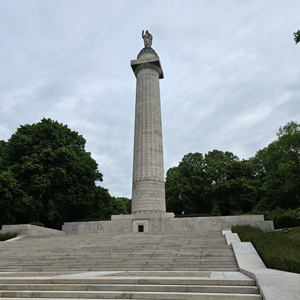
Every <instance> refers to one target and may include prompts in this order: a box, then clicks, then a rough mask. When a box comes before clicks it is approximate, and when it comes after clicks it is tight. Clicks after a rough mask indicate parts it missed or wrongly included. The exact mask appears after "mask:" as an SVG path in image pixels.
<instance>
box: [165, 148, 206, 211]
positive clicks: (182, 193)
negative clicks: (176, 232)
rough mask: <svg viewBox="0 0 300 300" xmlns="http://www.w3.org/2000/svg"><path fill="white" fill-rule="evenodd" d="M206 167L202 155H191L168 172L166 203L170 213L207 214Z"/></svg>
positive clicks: (186, 156)
mask: <svg viewBox="0 0 300 300" xmlns="http://www.w3.org/2000/svg"><path fill="white" fill-rule="evenodd" d="M204 166H205V164H204V158H203V155H202V154H201V153H189V154H187V155H185V156H184V157H183V159H182V161H181V162H180V163H179V165H178V167H173V168H171V169H169V170H168V171H167V176H166V203H167V210H168V211H172V212H174V213H175V214H182V212H184V213H185V214H194V213H205V212H207V207H206V206H207V203H206V201H205V191H206V187H207V179H206V174H205V171H204Z"/></svg>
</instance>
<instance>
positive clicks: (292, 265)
mask: <svg viewBox="0 0 300 300" xmlns="http://www.w3.org/2000/svg"><path fill="white" fill-rule="evenodd" d="M232 232H236V233H238V235H239V237H240V239H241V241H242V242H251V243H252V244H253V246H254V247H255V248H256V251H257V252H258V254H259V255H260V257H261V258H262V260H263V261H264V263H265V265H266V266H267V267H268V268H272V269H277V270H282V271H288V272H294V273H300V227H295V228H291V230H290V231H289V232H288V233H284V232H282V231H274V232H263V231H262V230H261V229H259V228H254V227H251V226H248V225H247V226H234V227H232Z"/></svg>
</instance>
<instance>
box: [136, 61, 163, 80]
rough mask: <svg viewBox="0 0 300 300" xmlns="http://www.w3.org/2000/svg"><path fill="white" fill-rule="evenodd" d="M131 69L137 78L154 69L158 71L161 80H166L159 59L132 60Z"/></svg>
mask: <svg viewBox="0 0 300 300" xmlns="http://www.w3.org/2000/svg"><path fill="white" fill-rule="evenodd" d="M130 65H131V68H132V70H133V72H134V74H135V77H136V76H137V73H138V72H139V71H140V70H142V69H146V68H150V69H154V70H156V71H157V73H158V75H159V79H162V78H164V73H163V69H162V66H161V63H160V60H159V57H158V56H157V57H143V58H139V59H135V60H132V61H131V62H130Z"/></svg>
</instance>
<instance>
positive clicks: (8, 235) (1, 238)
mask: <svg viewBox="0 0 300 300" xmlns="http://www.w3.org/2000/svg"><path fill="white" fill-rule="evenodd" d="M17 235H18V234H17V233H10V232H8V233H0V241H6V240H9V239H12V238H14V237H16V236H17Z"/></svg>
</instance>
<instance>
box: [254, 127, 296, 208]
mask: <svg viewBox="0 0 300 300" xmlns="http://www.w3.org/2000/svg"><path fill="white" fill-rule="evenodd" d="M254 160H255V161H256V164H257V166H259V172H258V173H259V174H260V176H261V178H262V180H263V186H262V190H263V193H262V197H261V199H260V201H259V206H260V207H261V208H263V209H275V208H276V207H280V208H292V209H295V208H297V207H299V206H300V185H299V182H300V124H297V123H296V122H290V123H287V124H286V125H285V126H284V127H280V128H279V131H278V133H277V140H276V141H274V142H272V143H270V144H269V145H268V146H267V147H265V148H264V149H262V150H259V151H258V152H257V154H256V155H255V158H254Z"/></svg>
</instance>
